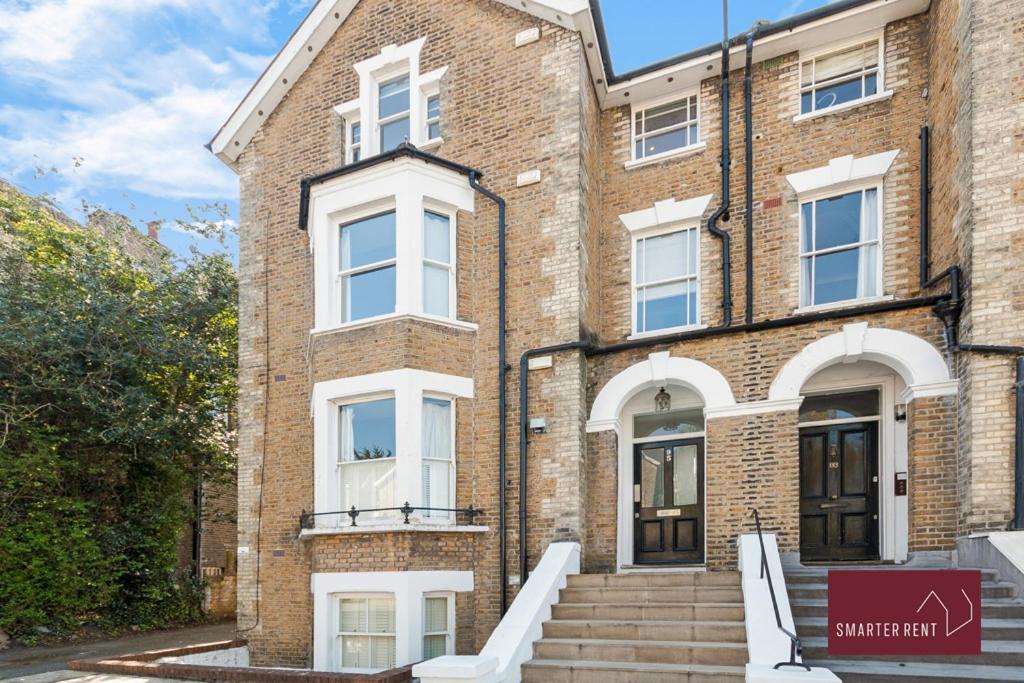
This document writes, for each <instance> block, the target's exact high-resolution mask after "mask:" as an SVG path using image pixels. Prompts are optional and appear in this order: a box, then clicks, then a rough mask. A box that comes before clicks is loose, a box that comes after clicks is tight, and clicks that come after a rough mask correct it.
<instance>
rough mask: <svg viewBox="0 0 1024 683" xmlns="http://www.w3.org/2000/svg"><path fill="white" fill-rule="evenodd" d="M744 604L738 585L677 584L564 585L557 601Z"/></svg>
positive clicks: (566, 602)
mask: <svg viewBox="0 0 1024 683" xmlns="http://www.w3.org/2000/svg"><path fill="white" fill-rule="evenodd" d="M698 601H699V602H732V603H739V604H742V603H743V591H742V590H741V589H740V587H739V586H676V587H671V588H563V589H562V590H561V592H560V593H559V602H561V603H565V604H569V603H580V602H585V603H601V602H606V603H607V602H617V603H627V604H630V603H632V604H652V603H653V604H659V603H665V602H698Z"/></svg>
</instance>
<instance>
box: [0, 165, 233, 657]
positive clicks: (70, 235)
mask: <svg viewBox="0 0 1024 683" xmlns="http://www.w3.org/2000/svg"><path fill="white" fill-rule="evenodd" d="M236 327H237V278H236V274H235V272H234V269H233V267H232V265H231V263H230V262H229V261H228V260H227V259H226V258H225V257H223V256H219V255H213V256H210V255H205V256H204V255H198V254H193V255H192V257H190V258H189V259H188V260H187V261H186V262H184V263H181V264H179V267H175V265H174V264H171V263H170V262H169V259H164V260H163V261H161V262H159V263H157V264H155V265H154V264H152V263H149V264H142V263H139V262H136V261H134V260H133V259H132V258H130V257H128V256H127V255H125V254H124V253H122V252H120V251H118V250H117V249H115V248H114V247H113V246H112V245H111V244H110V243H109V242H108V241H107V240H105V239H104V238H103V236H102V235H100V234H99V233H97V232H95V231H93V230H91V229H85V228H81V227H77V226H72V225H68V224H66V223H65V222H63V221H61V220H58V219H57V218H56V217H55V216H54V215H53V214H52V213H51V212H49V211H48V210H46V208H45V207H42V206H40V205H38V204H37V203H33V202H32V201H30V200H27V199H26V198H25V197H23V196H21V195H20V194H17V193H15V192H12V191H9V190H7V189H5V186H3V185H2V184H0V629H3V630H5V631H7V632H9V633H11V634H12V635H14V636H16V637H20V638H31V637H32V636H33V635H34V634H37V633H38V630H39V627H45V628H47V629H51V630H54V631H57V632H67V631H68V630H70V629H73V628H75V627H76V626H77V625H79V624H81V623H84V622H96V623H99V624H101V625H105V626H110V627H118V626H122V625H127V624H132V625H135V624H137V625H139V626H143V627H159V626H165V625H169V624H174V623H181V622H183V621H188V620H194V619H196V618H198V616H199V610H198V607H199V604H200V603H199V600H200V598H201V587H200V586H199V585H198V583H197V582H196V580H195V579H194V578H193V577H190V576H188V575H185V576H180V575H179V574H178V573H177V571H176V567H177V543H178V539H179V538H180V536H181V533H182V532H183V530H184V529H186V528H187V525H188V524H189V523H190V522H191V518H190V515H191V514H192V507H191V505H190V500H191V496H192V492H193V490H194V489H195V487H196V485H197V483H198V482H200V481H204V482H218V481H223V480H225V479H226V478H228V477H230V476H232V470H233V466H234V464H233V463H234V461H233V449H232V441H231V432H230V426H229V425H230V423H231V420H230V417H231V416H232V414H233V411H234V406H235V372H236V366H237V359H236V340H237V331H236Z"/></svg>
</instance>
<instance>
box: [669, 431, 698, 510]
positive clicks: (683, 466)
mask: <svg viewBox="0 0 1024 683" xmlns="http://www.w3.org/2000/svg"><path fill="white" fill-rule="evenodd" d="M672 504H673V505H696V504H697V447H696V446H694V445H689V446H676V447H675V448H673V449H672Z"/></svg>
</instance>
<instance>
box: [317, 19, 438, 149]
mask: <svg viewBox="0 0 1024 683" xmlns="http://www.w3.org/2000/svg"><path fill="white" fill-rule="evenodd" d="M425 42H426V38H420V39H418V40H414V41H413V42H411V43H406V44H405V45H388V46H387V47H385V48H384V49H383V50H381V52H380V54H379V55H377V56H375V57H371V58H370V59H366V60H364V61H362V62H359V63H357V64H355V65H354V68H355V70H356V73H358V74H359V97H358V98H357V99H354V100H352V101H350V102H345V103H343V104H339V105H337V106H336V107H335V108H334V111H335V112H337V113H338V115H339V116H341V117H342V119H344V121H345V136H344V137H345V162H346V163H354V162H356V161H359V160H360V159H366V158H368V157H372V156H376V155H378V154H382V153H384V152H388V151H390V150H393V149H395V148H396V147H398V146H399V145H400V144H402V143H403V142H408V143H410V144H412V145H415V146H416V147H419V148H421V149H422V148H424V147H430V146H434V145H439V144H441V143H442V142H443V140H442V139H441V95H440V92H441V87H440V86H441V79H442V78H443V77H444V75H445V73H447V71H448V67H446V66H443V67H441V68H440V69H435V70H433V71H430V72H428V73H420V51H421V50H422V48H423V45H424V43H425ZM364 126H365V128H366V130H365V131H364V130H363V128H364Z"/></svg>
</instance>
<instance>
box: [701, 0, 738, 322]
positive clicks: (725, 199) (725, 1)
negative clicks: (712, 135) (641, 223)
mask: <svg viewBox="0 0 1024 683" xmlns="http://www.w3.org/2000/svg"><path fill="white" fill-rule="evenodd" d="M728 32H729V0H722V45H721V49H722V78H721V88H722V91H721V92H722V95H721V99H722V107H721V108H722V159H721V161H720V162H719V163H721V165H722V196H721V199H720V201H721V203H720V204H719V205H718V208H717V209H715V212H714V213H713V214H711V217H710V218H709V219H708V222H707V229H708V232H710V233H711V234H712V235H714V236H715V237H717V238H718V239H720V240H721V241H722V327H728V326H729V325H731V324H732V267H731V262H730V258H729V233H728V232H726V231H725V230H722V229H721V228H719V227H718V220H719V219H720V218H721V217H722V216H725V215H726V214H728V212H729V171H730V170H731V169H730V168H729V167H730V165H731V163H732V162H731V160H730V158H729V49H728V41H729V36H728Z"/></svg>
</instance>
